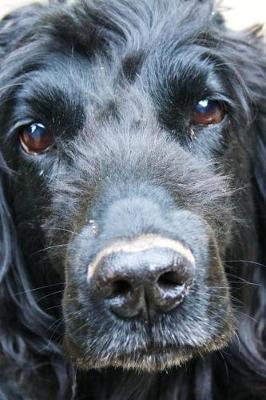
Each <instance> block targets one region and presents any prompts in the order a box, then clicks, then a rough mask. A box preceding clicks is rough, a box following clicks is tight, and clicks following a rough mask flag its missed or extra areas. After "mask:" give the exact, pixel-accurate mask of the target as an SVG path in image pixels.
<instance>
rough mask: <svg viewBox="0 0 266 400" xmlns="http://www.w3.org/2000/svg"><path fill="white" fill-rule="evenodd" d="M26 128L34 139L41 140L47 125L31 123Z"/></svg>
mask: <svg viewBox="0 0 266 400" xmlns="http://www.w3.org/2000/svg"><path fill="white" fill-rule="evenodd" d="M26 130H27V132H28V134H29V135H30V136H31V137H32V139H34V140H40V139H41V138H42V137H43V136H44V135H45V133H46V129H45V126H44V125H42V124H40V123H35V124H31V125H29V126H28V127H27V128H26Z"/></svg>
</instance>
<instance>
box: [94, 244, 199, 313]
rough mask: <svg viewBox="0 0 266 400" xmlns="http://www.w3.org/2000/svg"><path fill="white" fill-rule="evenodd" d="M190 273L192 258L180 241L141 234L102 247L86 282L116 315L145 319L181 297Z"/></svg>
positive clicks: (174, 304)
mask: <svg viewBox="0 0 266 400" xmlns="http://www.w3.org/2000/svg"><path fill="white" fill-rule="evenodd" d="M194 272H195V262H194V257H193V255H192V253H191V251H190V250H189V249H187V248H186V247H184V246H183V245H182V244H181V243H180V242H176V241H174V240H169V239H163V238H158V237H153V238H151V237H149V238H147V237H145V238H144V239H143V240H142V239H141V238H139V239H138V240H136V241H134V242H131V243H130V242H125V243H120V244H115V245H114V246H110V247H109V248H107V249H105V250H103V251H102V252H101V253H100V254H99V255H98V256H97V257H96V259H95V260H94V262H92V264H91V265H90V266H89V269H88V282H89V285H90V289H91V291H92V293H93V294H94V296H95V297H96V298H97V299H98V300H99V301H104V303H105V306H106V307H107V308H109V310H110V311H111V312H112V313H113V314H115V315H116V316H117V317H120V318H134V317H143V318H145V319H148V318H153V317H154V316H155V314H157V313H164V312H168V311H170V310H172V309H173V308H175V307H177V306H178V305H179V304H180V303H181V302H182V301H183V300H184V298H185V296H186V295H187V293H188V290H189V287H190V286H191V285H192V282H193V277H194Z"/></svg>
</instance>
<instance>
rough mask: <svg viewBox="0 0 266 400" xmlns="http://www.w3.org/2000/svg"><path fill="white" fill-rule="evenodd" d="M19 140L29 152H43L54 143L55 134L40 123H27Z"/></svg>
mask: <svg viewBox="0 0 266 400" xmlns="http://www.w3.org/2000/svg"><path fill="white" fill-rule="evenodd" d="M19 140H20V143H21V146H22V148H23V150H24V151H26V153H28V154H34V155H37V154H41V153H44V152H46V151H48V150H50V149H51V148H52V147H53V145H54V135H53V134H52V133H51V132H50V131H49V130H48V129H47V128H46V127H45V126H44V125H43V124H40V123H34V124H30V125H26V126H24V127H23V128H22V129H21V132H20V135H19Z"/></svg>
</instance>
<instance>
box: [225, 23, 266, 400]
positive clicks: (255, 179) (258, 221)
mask: <svg viewBox="0 0 266 400" xmlns="http://www.w3.org/2000/svg"><path fill="white" fill-rule="evenodd" d="M224 35H225V36H224V38H223V39H222V46H223V45H224V49H225V50H224V52H225V54H226V62H227V64H228V65H230V66H231V68H232V69H234V71H235V74H236V76H237V81H238V84H239V87H241V90H239V92H240V93H241V97H242V101H244V103H245V104H246V106H247V110H248V113H249V118H248V120H249V121H248V122H247V123H246V125H244V126H243V128H242V129H247V130H248V135H249V137H250V138H252V139H253V142H252V143H253V144H252V148H248V146H246V152H247V156H246V157H247V160H250V168H251V176H252V181H251V189H252V194H253V199H254V216H252V217H251V218H252V220H253V221H254V224H255V227H254V228H255V230H256V233H257V237H255V236H254V234H249V228H248V226H246V227H245V235H246V236H247V235H250V237H249V238H248V239H247V242H248V244H251V247H250V249H251V250H252V252H251V253H252V254H247V255H246V258H247V259H245V256H244V257H243V255H242V260H238V261H237V263H236V264H235V263H233V264H232V269H234V276H235V274H237V275H239V277H240V279H242V282H243V289H242V298H241V303H242V304H243V307H244V310H243V311H244V312H243V314H242V316H241V318H240V320H241V322H240V324H239V328H238V335H237V340H236V342H235V345H234V346H232V351H233V357H232V358H231V360H234V361H233V369H235V370H236V369H238V370H239V371H238V373H240V375H241V376H243V378H244V379H243V381H242V382H243V385H244V386H245V385H247V386H248V385H249V386H250V385H251V386H252V389H253V392H254V396H255V397H257V396H258V397H260V396H263V393H265V390H266V386H265V376H266V360H265V354H266V294H265V293H266V268H265V264H266V52H265V41H264V39H263V35H262V29H261V28H260V27H258V26H257V27H255V28H253V29H252V30H250V31H246V32H244V33H232V32H229V33H226V32H224ZM249 143H251V142H249ZM241 145H242V146H245V143H244V142H243V143H241ZM244 148H245V147H244ZM247 212H248V211H247ZM250 232H254V231H253V230H252V229H251V230H250ZM247 247H249V246H247ZM249 282H250V284H249ZM228 362H229V364H230V363H231V361H230V360H228ZM247 389H248V387H247Z"/></svg>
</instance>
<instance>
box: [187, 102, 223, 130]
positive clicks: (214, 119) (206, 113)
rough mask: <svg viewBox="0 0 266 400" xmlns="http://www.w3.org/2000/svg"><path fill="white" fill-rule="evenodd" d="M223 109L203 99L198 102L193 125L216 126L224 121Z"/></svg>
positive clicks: (218, 104) (219, 104) (220, 105)
mask: <svg viewBox="0 0 266 400" xmlns="http://www.w3.org/2000/svg"><path fill="white" fill-rule="evenodd" d="M224 116H225V108H224V106H223V104H221V103H219V102H218V101H215V100H208V99H204V100H201V101H199V102H198V104H197V105H196V107H195V111H194V115H193V124H194V125H212V124H218V123H219V122H221V121H222V120H223V119H224Z"/></svg>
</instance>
